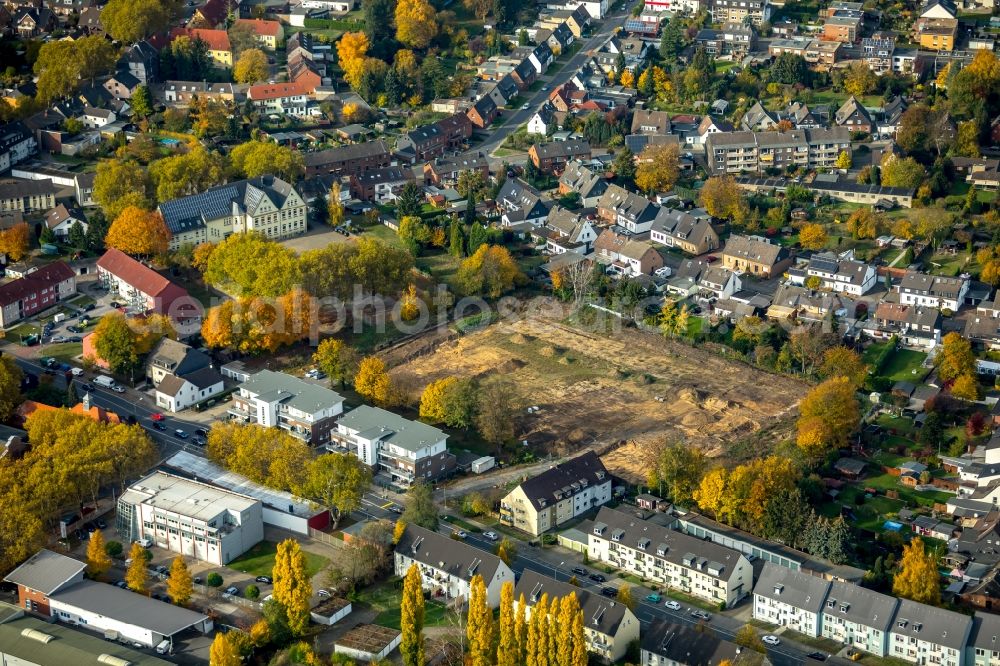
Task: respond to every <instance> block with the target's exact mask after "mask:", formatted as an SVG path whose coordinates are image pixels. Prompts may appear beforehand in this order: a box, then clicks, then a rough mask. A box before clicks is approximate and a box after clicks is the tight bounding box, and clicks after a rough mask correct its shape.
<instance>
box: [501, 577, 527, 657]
mask: <svg viewBox="0 0 1000 666" xmlns="http://www.w3.org/2000/svg"><path fill="white" fill-rule="evenodd" d="M521 612H522V610H521V609H520V608H518V613H519V614H520V613H521ZM517 619H518V618H517V615H515V613H514V584H513V583H510V582H507V583H504V584H503V586H501V588H500V632H499V633H500V637H499V641H498V644H497V666H521V664H522V663H523V658H522V657H521V655H520V653H519V652H520V651H519V648H518V641H517Z"/></svg>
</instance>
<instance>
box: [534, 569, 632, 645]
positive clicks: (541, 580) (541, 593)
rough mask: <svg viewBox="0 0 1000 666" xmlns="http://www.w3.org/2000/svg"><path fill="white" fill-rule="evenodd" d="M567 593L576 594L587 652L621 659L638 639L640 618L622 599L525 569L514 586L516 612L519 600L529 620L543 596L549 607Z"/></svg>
mask: <svg viewBox="0 0 1000 666" xmlns="http://www.w3.org/2000/svg"><path fill="white" fill-rule="evenodd" d="M570 594H573V595H576V600H577V603H579V604H580V612H581V614H582V615H583V634H584V639H585V640H586V642H587V651H588V652H590V653H591V654H593V655H596V656H597V657H598V659H601V660H603V661H604V662H606V663H617V662H619V661H621V660H622V659H624V658H625V655H626V653H627V652H628V648H629V645H631V644H632V643H634V642H637V641H638V640H639V634H640V627H639V619H638V618H637V617H636V616H635V614H633V613H632V611H631V610H629V608H628V606H626V605H625V604H623V603H621V602H618V601H615V600H613V599H608V598H607V597H605V596H603V595H600V594H597V593H596V592H591V591H589V590H587V589H586V588H582V587H577V586H575V585H571V584H569V583H564V582H562V581H556V580H553V579H552V578H549V577H548V576H545V575H543V574H540V573H537V572H535V571H529V570H527V569H526V570H525V571H524V572H523V573H522V574H521V578H520V579H519V580H518V582H517V586H516V587H515V588H514V599H515V600H516V601H515V602H514V604H515V606H514V608H515V613H517V612H520V609H519V608H518V606H517V605H518V604H519V603H520V600H521V599H524V603H525V605H526V606H527V608H525V615H526V616H527V617H528V618H529V619H530V618H531V612H532V610H533V608H534V607H535V605H536V604H537V603H538V602H540V601H541V600H542V599H547V600H548V602H547V603H548V604H550V606H549V608H550V609H551V604H552V602H553V601H554V600H555V599H561V598H562V597H565V596H568V595H570Z"/></svg>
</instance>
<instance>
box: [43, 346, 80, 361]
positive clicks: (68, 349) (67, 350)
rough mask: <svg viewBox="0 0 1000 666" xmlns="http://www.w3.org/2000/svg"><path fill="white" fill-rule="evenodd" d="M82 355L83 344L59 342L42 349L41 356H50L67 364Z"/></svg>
mask: <svg viewBox="0 0 1000 666" xmlns="http://www.w3.org/2000/svg"><path fill="white" fill-rule="evenodd" d="M82 353H83V344H82V343H79V342H59V343H56V344H51V345H45V346H44V347H42V356H51V357H52V358H56V359H59V360H60V361H63V362H64V363H65V362H69V361H70V360H72V359H74V358H76V357H77V356H79V355H80V354H82Z"/></svg>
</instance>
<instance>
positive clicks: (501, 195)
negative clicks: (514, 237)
mask: <svg viewBox="0 0 1000 666" xmlns="http://www.w3.org/2000/svg"><path fill="white" fill-rule="evenodd" d="M496 205H497V208H498V209H499V210H500V214H501V222H502V223H503V226H505V227H511V226H515V225H517V224H521V223H528V224H531V225H533V226H536V227H537V226H539V225H541V224H543V223H544V222H545V219H546V218H547V217H548V215H549V206H548V204H546V203H545V202H544V201H543V200H542V195H541V194H540V193H539V192H538V190H536V189H535V188H533V187H532V186H531V185H528V184H527V183H525V182H524V181H523V180H521V179H519V178H508V179H507V180H506V181H505V182H504V184H503V187H501V188H500V191H499V192H498V193H497V198H496Z"/></svg>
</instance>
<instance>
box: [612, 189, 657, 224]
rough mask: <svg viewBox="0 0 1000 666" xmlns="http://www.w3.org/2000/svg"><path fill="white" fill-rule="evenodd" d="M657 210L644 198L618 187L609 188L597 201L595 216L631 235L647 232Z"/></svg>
mask: <svg viewBox="0 0 1000 666" xmlns="http://www.w3.org/2000/svg"><path fill="white" fill-rule="evenodd" d="M658 209H659V207H658V206H657V205H656V204H654V203H653V202H652V201H650V200H649V199H647V198H646V197H644V196H642V195H641V194H636V193H635V192H629V191H628V190H626V189H625V188H624V187H620V186H618V185H611V186H609V187H608V189H607V190H606V191H605V192H604V194H603V195H602V196H601V198H600V199H599V200H598V201H597V215H598V216H599V217H600V218H601V219H602V220H605V221H606V222H608V223H610V224H614V225H617V226H619V227H622V228H623V229H625V230H626V231H628V232H629V233H632V234H642V233H646V232H647V231H649V230H650V228H651V227H652V226H653V219H654V218H655V217H656V213H657V211H658Z"/></svg>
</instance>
